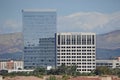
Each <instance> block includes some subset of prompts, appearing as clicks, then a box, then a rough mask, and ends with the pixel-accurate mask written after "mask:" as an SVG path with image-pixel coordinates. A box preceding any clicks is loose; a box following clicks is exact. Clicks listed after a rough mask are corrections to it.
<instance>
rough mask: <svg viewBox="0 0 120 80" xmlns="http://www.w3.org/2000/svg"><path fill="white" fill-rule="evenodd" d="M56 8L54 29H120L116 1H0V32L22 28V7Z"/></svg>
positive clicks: (119, 0)
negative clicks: (55, 25) (55, 26)
mask: <svg viewBox="0 0 120 80" xmlns="http://www.w3.org/2000/svg"><path fill="white" fill-rule="evenodd" d="M48 8H54V9H57V16H58V18H57V19H58V20H57V28H58V32H96V33H97V34H102V33H106V32H110V31H113V30H117V29H120V23H119V22H120V0H0V34H3V33H12V32H21V31H22V13H21V10H22V9H48Z"/></svg>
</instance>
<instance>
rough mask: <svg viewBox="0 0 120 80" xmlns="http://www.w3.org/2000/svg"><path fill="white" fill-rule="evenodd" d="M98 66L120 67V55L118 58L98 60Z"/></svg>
mask: <svg viewBox="0 0 120 80" xmlns="http://www.w3.org/2000/svg"><path fill="white" fill-rule="evenodd" d="M96 66H106V67H109V68H120V57H118V59H116V60H96Z"/></svg>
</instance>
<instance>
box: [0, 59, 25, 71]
mask: <svg viewBox="0 0 120 80" xmlns="http://www.w3.org/2000/svg"><path fill="white" fill-rule="evenodd" d="M21 69H23V61H19V60H16V61H15V60H0V70H21Z"/></svg>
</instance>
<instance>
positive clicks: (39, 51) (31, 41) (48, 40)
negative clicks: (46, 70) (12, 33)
mask: <svg viewBox="0 0 120 80" xmlns="http://www.w3.org/2000/svg"><path fill="white" fill-rule="evenodd" d="M22 14H23V36H24V67H25V69H34V68H36V67H47V66H52V67H55V63H56V62H55V61H56V60H55V33H56V10H54V9H39V10H35V9H34V10H31V9H25V10H22Z"/></svg>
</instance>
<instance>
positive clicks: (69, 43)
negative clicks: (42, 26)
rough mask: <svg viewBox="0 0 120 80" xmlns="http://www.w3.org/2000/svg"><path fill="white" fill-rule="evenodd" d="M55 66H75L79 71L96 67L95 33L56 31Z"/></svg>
mask: <svg viewBox="0 0 120 80" xmlns="http://www.w3.org/2000/svg"><path fill="white" fill-rule="evenodd" d="M56 59H57V62H56V63H57V64H56V65H57V66H61V65H62V64H65V65H66V66H72V65H76V66H77V71H79V72H81V73H82V72H91V71H92V70H94V69H95V68H96V34H95V33H56Z"/></svg>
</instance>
